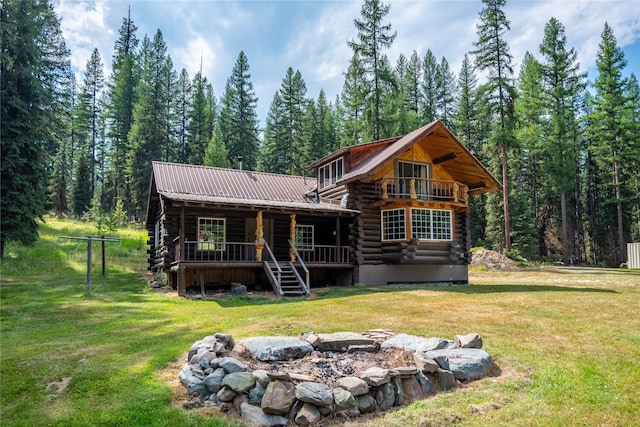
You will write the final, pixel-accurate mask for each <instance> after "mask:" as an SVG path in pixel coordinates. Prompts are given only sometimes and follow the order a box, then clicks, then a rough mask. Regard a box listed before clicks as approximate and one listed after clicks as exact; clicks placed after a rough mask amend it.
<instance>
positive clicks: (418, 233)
mask: <svg viewBox="0 0 640 427" xmlns="http://www.w3.org/2000/svg"><path fill="white" fill-rule="evenodd" d="M452 229H453V226H452V221H451V211H449V210H442V209H419V208H411V235H412V236H413V237H414V238H416V239H420V240H451V239H452V234H453V233H452Z"/></svg>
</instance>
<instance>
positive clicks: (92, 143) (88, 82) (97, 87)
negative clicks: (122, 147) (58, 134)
mask: <svg viewBox="0 0 640 427" xmlns="http://www.w3.org/2000/svg"><path fill="white" fill-rule="evenodd" d="M103 86H104V66H103V64H102V58H101V57H100V52H98V49H93V52H92V53H91V58H90V59H89V60H88V61H87V66H86V68H85V71H84V81H83V84H82V95H81V96H82V97H83V98H84V99H85V100H86V108H87V116H86V118H87V120H88V124H87V127H88V129H89V141H88V143H89V151H90V153H91V157H90V159H89V160H90V164H89V169H90V172H91V174H90V175H91V176H90V181H88V183H89V186H90V189H91V197H92V198H93V193H94V192H95V188H96V158H97V149H98V136H99V134H100V132H101V129H100V127H99V119H100V114H101V112H102V109H101V106H100V95H101V91H102V88H103Z"/></svg>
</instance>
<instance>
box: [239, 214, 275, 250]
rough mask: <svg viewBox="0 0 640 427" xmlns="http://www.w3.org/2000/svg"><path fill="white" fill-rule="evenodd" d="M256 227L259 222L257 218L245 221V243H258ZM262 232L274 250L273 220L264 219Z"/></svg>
mask: <svg viewBox="0 0 640 427" xmlns="http://www.w3.org/2000/svg"><path fill="white" fill-rule="evenodd" d="M256 227H257V221H256V219H255V218H247V219H246V220H245V227H244V230H245V237H244V241H245V242H247V243H254V242H255V241H256ZM262 232H263V234H264V240H265V241H266V242H267V244H268V245H269V246H270V247H271V248H273V218H263V219H262Z"/></svg>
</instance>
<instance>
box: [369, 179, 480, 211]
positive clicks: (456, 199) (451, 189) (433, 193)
mask: <svg viewBox="0 0 640 427" xmlns="http://www.w3.org/2000/svg"><path fill="white" fill-rule="evenodd" d="M468 192H469V188H468V187H467V186H466V185H464V184H462V183H460V182H457V181H445V180H441V179H425V178H399V177H390V178H384V179H381V180H380V181H378V182H376V195H377V197H378V199H379V201H378V202H377V203H376V204H379V205H384V204H387V203H390V202H394V201H398V200H419V201H427V202H429V201H432V202H446V203H448V204H451V205H455V206H464V207H467V206H468V202H469V196H468Z"/></svg>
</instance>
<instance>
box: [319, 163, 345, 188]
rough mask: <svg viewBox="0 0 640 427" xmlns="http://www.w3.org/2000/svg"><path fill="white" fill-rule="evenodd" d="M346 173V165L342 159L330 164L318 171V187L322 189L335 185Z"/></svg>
mask: <svg viewBox="0 0 640 427" xmlns="http://www.w3.org/2000/svg"><path fill="white" fill-rule="evenodd" d="M343 173H344V163H343V160H342V157H340V158H339V159H336V160H334V161H332V162H331V163H328V164H326V165H324V166H322V167H321V168H319V169H318V181H319V183H318V186H319V187H320V188H321V189H322V188H324V187H328V186H330V185H333V184H335V183H336V181H338V180H339V179H340V178H342V175H343Z"/></svg>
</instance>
